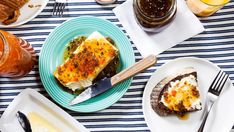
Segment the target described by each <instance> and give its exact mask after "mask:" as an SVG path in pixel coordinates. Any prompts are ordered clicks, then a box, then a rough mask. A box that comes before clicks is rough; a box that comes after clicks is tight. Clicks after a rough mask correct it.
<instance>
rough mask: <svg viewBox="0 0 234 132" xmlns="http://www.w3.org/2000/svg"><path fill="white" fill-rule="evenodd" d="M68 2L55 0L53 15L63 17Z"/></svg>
mask: <svg viewBox="0 0 234 132" xmlns="http://www.w3.org/2000/svg"><path fill="white" fill-rule="evenodd" d="M66 3H67V0H55V3H54V8H53V12H52V15H53V16H55V15H56V16H60V17H62V16H63V11H64V9H65V6H66Z"/></svg>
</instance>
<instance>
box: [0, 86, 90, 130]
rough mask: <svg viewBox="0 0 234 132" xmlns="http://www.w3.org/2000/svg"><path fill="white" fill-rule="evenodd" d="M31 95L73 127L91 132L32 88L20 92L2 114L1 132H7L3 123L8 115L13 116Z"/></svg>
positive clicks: (0, 120)
mask: <svg viewBox="0 0 234 132" xmlns="http://www.w3.org/2000/svg"><path fill="white" fill-rule="evenodd" d="M28 95H31V96H33V97H34V98H36V99H38V100H39V101H40V102H42V103H43V104H45V105H47V106H48V107H49V108H51V110H53V111H54V112H56V113H58V114H59V115H61V116H62V117H64V120H67V121H69V123H70V124H71V125H73V126H74V127H75V128H76V129H78V130H79V131H82V132H89V131H88V130H87V129H86V128H85V127H84V126H83V125H82V124H81V123H79V122H78V121H77V120H75V119H74V118H73V117H72V116H71V115H69V114H68V113H67V112H65V111H64V110H62V109H61V108H60V107H58V106H57V105H56V104H54V103H53V102H51V101H50V100H49V99H47V98H46V97H44V96H43V95H41V94H40V93H38V92H37V91H35V90H33V89H31V88H26V89H25V90H23V91H22V92H20V93H19V94H18V95H17V96H16V97H15V98H14V100H13V101H12V102H11V103H10V104H9V106H8V107H7V108H6V110H5V111H4V113H3V114H2V116H1V118H0V131H1V130H2V131H3V132H6V131H7V129H5V128H4V126H3V123H4V120H5V119H7V118H8V115H9V114H11V112H12V110H13V108H14V107H15V106H16V105H17V104H18V103H19V100H20V99H21V98H23V97H24V96H28Z"/></svg>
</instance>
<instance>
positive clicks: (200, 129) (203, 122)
mask: <svg viewBox="0 0 234 132" xmlns="http://www.w3.org/2000/svg"><path fill="white" fill-rule="evenodd" d="M213 104H214V102H212V101H210V102H208V106H207V111H206V113H205V116H204V118H203V120H202V123H201V125H200V127H199V129H198V131H197V132H203V129H204V127H205V124H206V120H207V117H208V115H209V113H210V110H211V108H212V106H213Z"/></svg>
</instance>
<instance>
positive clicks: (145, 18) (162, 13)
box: [133, 0, 177, 32]
mask: <svg viewBox="0 0 234 132" xmlns="http://www.w3.org/2000/svg"><path fill="white" fill-rule="evenodd" d="M133 9H134V14H135V18H136V20H137V23H138V24H139V25H140V26H141V28H142V29H143V30H145V31H147V32H160V31H162V30H163V29H165V28H166V27H167V26H168V25H169V24H170V23H171V22H172V20H173V19H174V18H175V14H176V10H177V5H176V0H133Z"/></svg>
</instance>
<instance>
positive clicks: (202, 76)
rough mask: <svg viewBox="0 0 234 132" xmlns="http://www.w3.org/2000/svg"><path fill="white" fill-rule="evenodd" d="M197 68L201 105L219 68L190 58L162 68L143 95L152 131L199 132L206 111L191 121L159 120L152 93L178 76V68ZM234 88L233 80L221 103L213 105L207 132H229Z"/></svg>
mask: <svg viewBox="0 0 234 132" xmlns="http://www.w3.org/2000/svg"><path fill="white" fill-rule="evenodd" d="M185 67H194V68H195V69H196V70H197V73H198V83H199V89H200V94H201V100H202V104H203V105H202V106H203V108H204V104H205V103H204V102H205V99H206V94H207V91H208V88H209V86H210V84H211V83H212V80H213V79H214V77H215V76H216V74H217V73H218V72H219V70H220V69H219V68H218V67H217V66H215V65H214V64H212V63H211V62H209V61H206V60H204V59H199V58H193V57H187V58H180V59H175V60H173V61H170V62H168V63H166V64H164V65H163V66H162V67H161V68H159V69H158V70H157V71H156V72H155V73H154V74H153V75H152V76H151V78H150V79H149V81H148V83H147V85H146V87H145V90H144V94H143V113H144V117H145V120H146V122H147V125H148V127H149V128H150V130H151V131H152V132H175V131H176V132H177V131H178V132H197V129H198V127H199V124H200V121H201V118H202V115H203V113H204V109H203V110H202V111H197V112H192V113H190V115H189V119H187V120H181V119H178V118H177V117H176V116H168V117H160V116H159V115H157V114H156V113H155V112H154V110H153V109H152V108H151V104H150V94H151V92H152V89H153V88H154V86H155V85H156V84H157V83H158V82H159V81H161V80H162V79H163V78H165V77H167V76H169V75H171V74H173V73H175V72H176V71H177V70H178V69H182V68H185ZM233 101H234V87H233V86H232V84H231V81H230V80H228V82H227V83H226V84H225V87H224V89H223V92H222V93H221V95H220V98H219V100H218V101H217V102H216V103H215V104H214V106H213V108H212V110H211V112H210V114H209V117H208V119H207V122H206V126H205V131H204V132H228V131H230V129H231V127H232V125H233V123H234V105H233Z"/></svg>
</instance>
